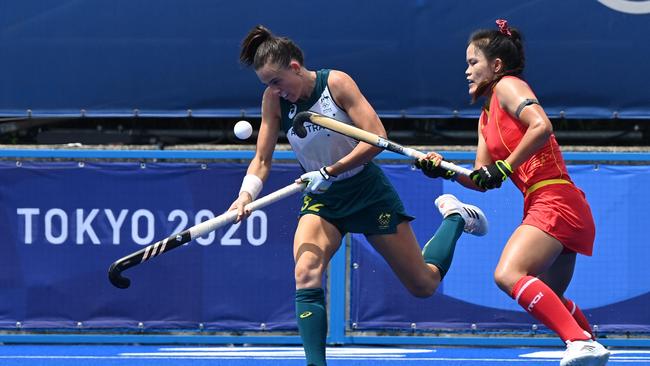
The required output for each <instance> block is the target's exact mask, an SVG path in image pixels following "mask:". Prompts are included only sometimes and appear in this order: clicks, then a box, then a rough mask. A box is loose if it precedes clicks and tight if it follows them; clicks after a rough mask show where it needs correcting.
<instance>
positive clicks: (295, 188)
mask: <svg viewBox="0 0 650 366" xmlns="http://www.w3.org/2000/svg"><path fill="white" fill-rule="evenodd" d="M305 185H306V183H292V184H290V185H288V186H286V187H284V188H281V189H278V190H277V191H274V192H272V193H269V194H268V195H266V196H264V197H261V198H259V199H257V200H255V201H253V202H251V203H249V204H248V205H246V209H247V210H250V211H255V210H258V209H260V208H262V207H265V206H268V205H270V204H272V203H274V202H276V201H279V200H281V199H283V198H285V197H288V196H290V195H292V194H294V193H297V192H300V191H302V190H303V189H304V188H305ZM236 219H237V211H228V212H225V213H223V214H221V215H219V216H217V217H214V218H212V219H210V220H207V221H204V222H202V223H200V224H197V225H195V226H192V227H190V228H189V229H186V230H184V231H182V232H180V233H177V234H173V235H171V236H169V237H167V238H165V239H163V240H160V241H157V242H155V243H153V244H150V245H147V246H146V247H144V248H142V249H140V250H138V251H137V252H134V253H131V254H129V255H127V256H125V257H123V258H120V259H118V260H117V261H115V262H113V264H112V265H111V267H110V268H109V270H108V278H109V280H110V281H111V283H112V284H113V285H114V286H116V287H119V288H127V287H129V284H130V281H129V279H128V278H125V277H122V275H121V273H122V272H123V271H125V270H127V269H129V268H131V267H134V266H137V265H139V264H141V263H143V262H145V261H148V260H149V259H151V258H153V257H156V256H159V255H161V254H163V253H166V252H168V251H170V250H172V249H174V248H178V247H179V246H181V245H183V244H185V243H188V242H190V241H192V240H194V239H196V238H198V237H199V236H203V235H205V234H207V233H209V232H212V231H214V230H216V229H218V228H220V227H222V226H225V225H228V224H231V223H233V222H234V221H235V220H236Z"/></svg>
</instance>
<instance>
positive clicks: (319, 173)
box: [300, 167, 332, 194]
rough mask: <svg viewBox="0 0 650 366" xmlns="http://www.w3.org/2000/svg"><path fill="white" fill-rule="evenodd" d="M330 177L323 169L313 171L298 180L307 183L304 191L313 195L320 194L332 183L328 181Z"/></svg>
mask: <svg viewBox="0 0 650 366" xmlns="http://www.w3.org/2000/svg"><path fill="white" fill-rule="evenodd" d="M329 179H330V175H329V174H328V173H327V171H326V170H325V167H322V168H320V169H319V170H314V171H311V172H307V173H305V174H303V175H301V176H300V180H302V181H303V182H309V183H307V187H306V188H305V190H306V191H307V192H311V193H314V194H320V193H323V192H325V191H327V189H328V188H329V187H330V186H331V185H332V182H330V181H329Z"/></svg>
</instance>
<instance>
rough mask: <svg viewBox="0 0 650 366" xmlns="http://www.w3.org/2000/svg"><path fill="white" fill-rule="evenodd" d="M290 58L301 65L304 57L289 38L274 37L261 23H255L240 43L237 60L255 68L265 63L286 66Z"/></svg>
mask: <svg viewBox="0 0 650 366" xmlns="http://www.w3.org/2000/svg"><path fill="white" fill-rule="evenodd" d="M291 60H296V61H298V63H300V64H301V65H303V62H304V58H303V54H302V51H301V50H300V48H299V47H298V46H297V45H296V44H295V43H294V42H293V41H292V40H290V39H289V38H285V37H276V36H274V35H273V33H271V31H270V30H269V29H267V28H266V27H264V26H263V25H257V26H255V27H254V28H253V29H251V31H250V32H248V35H247V36H246V38H244V40H243V41H242V43H241V51H240V53H239V61H241V63H243V64H244V65H246V66H251V65H252V66H253V68H254V69H255V70H257V69H259V68H261V67H262V66H264V65H266V64H267V63H274V64H277V65H279V66H282V67H288V66H289V63H290V62H291Z"/></svg>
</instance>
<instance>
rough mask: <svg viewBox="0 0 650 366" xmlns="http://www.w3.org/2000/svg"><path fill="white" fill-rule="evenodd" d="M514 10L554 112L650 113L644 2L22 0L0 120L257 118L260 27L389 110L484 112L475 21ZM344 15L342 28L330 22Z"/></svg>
mask: <svg viewBox="0 0 650 366" xmlns="http://www.w3.org/2000/svg"><path fill="white" fill-rule="evenodd" d="M498 18H506V19H508V21H509V22H510V24H511V25H512V26H514V27H517V28H519V29H520V30H521V31H522V32H523V34H524V37H525V45H526V51H525V52H526V64H527V69H526V72H525V77H526V78H527V80H528V81H529V82H530V83H531V85H532V87H533V89H534V91H535V92H536V93H537V96H538V98H539V100H540V101H541V103H542V105H543V106H544V107H545V109H546V111H547V112H548V113H549V114H550V115H551V116H559V115H564V116H566V117H568V118H612V117H614V116H618V117H621V118H648V117H650V104H649V103H648V98H647V92H646V85H645V84H646V82H645V81H646V80H645V79H644V78H642V77H639V76H638V75H637V73H634V72H632V70H635V69H636V68H637V66H638V65H639V64H643V63H644V62H646V63H647V61H648V60H650V44H649V43H648V42H647V39H646V35H647V34H650V21H649V20H650V5H649V3H648V1H627V0H588V1H578V2H576V1H550V2H549V1H532V2H521V1H514V0H507V1H499V2H486V1H479V0H465V1H456V2H442V1H431V0H417V1H415V0H411V1H386V0H381V1H368V0H361V1H352V2H350V1H344V0H331V1H327V2H302V1H297V2H296V1H288V0H278V1H275V2H274V3H273V5H272V6H271V5H269V4H268V3H266V2H262V1H243V2H233V1H211V0H196V1H192V2H190V3H188V2H180V1H173V0H157V1H146V0H143V1H126V0H117V1H109V2H107V1H99V0H89V1H70V0H65V1H52V0H47V1H44V0H23V1H12V2H3V3H2V5H0V49H1V50H2V52H3V57H0V70H2V78H1V79H2V83H0V116H27V115H31V116H79V115H81V114H83V115H86V116H132V115H134V114H135V113H137V114H138V115H140V116H186V115H188V113H189V112H188V111H189V110H191V111H192V112H191V113H192V115H193V116H222V117H224V116H225V117H239V116H241V115H242V114H245V115H252V116H258V115H259V114H260V101H261V95H262V91H263V85H262V84H261V83H260V82H259V80H258V79H257V77H256V76H255V74H254V73H253V72H252V71H250V70H247V69H246V68H244V67H243V66H241V65H240V64H239V61H238V56H239V45H240V43H241V41H242V39H243V38H244V37H245V35H246V33H247V32H248V31H249V30H250V29H251V28H252V27H253V26H255V25H256V24H264V25H266V26H267V27H269V28H270V29H271V30H272V31H274V32H275V33H277V34H278V35H283V36H288V37H290V38H292V39H294V40H295V41H296V42H297V43H298V44H299V45H300V46H301V47H302V49H303V51H304V52H305V56H306V66H307V67H308V68H310V69H313V70H315V69H320V68H334V69H340V70H343V71H345V72H347V73H348V74H350V75H351V76H352V77H353V78H354V79H355V80H356V81H357V83H358V84H359V86H360V88H361V90H362V91H363V92H364V93H365V95H366V96H367V98H368V100H369V101H370V102H371V103H372V104H373V106H374V107H375V108H376V109H377V111H378V112H379V114H380V115H382V116H407V117H452V116H463V117H469V116H476V115H478V110H479V108H478V106H477V105H470V104H469V101H470V98H469V96H468V94H467V85H466V80H465V74H464V71H465V68H466V64H465V47H466V43H467V39H468V38H469V35H470V34H471V33H472V31H474V30H476V29H478V28H494V27H495V23H494V22H495V20H496V19H498ZM333 24H335V26H333Z"/></svg>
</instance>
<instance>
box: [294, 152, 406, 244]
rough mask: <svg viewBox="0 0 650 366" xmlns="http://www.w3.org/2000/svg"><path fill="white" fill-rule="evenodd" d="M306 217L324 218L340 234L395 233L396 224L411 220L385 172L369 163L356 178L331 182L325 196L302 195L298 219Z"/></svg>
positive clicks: (323, 194)
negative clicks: (309, 215)
mask: <svg viewBox="0 0 650 366" xmlns="http://www.w3.org/2000/svg"><path fill="white" fill-rule="evenodd" d="M308 214H311V215H318V216H320V217H322V218H324V219H325V220H327V221H328V222H330V223H332V224H333V225H334V226H336V227H337V228H338V229H339V231H340V232H341V234H346V233H348V232H349V233H361V234H366V235H376V234H394V233H395V232H396V231H397V225H398V224H399V223H401V222H402V221H404V220H408V221H411V220H413V219H414V217H413V216H410V215H408V214H407V213H406V212H405V210H404V204H403V203H402V200H401V199H400V198H399V196H398V195H397V192H396V191H395V188H394V187H393V185H392V184H391V183H390V181H389V180H388V178H387V177H386V176H385V175H384V172H383V171H382V170H381V168H379V167H378V166H377V165H376V164H374V163H372V162H370V163H368V164H366V166H365V167H364V168H363V170H362V171H361V172H359V173H358V174H357V175H355V176H353V177H350V178H348V179H345V180H342V181H338V182H334V183H332V185H331V186H330V188H329V189H328V190H327V191H326V192H325V193H322V194H313V193H304V194H303V205H302V207H301V208H300V216H302V215H308Z"/></svg>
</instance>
